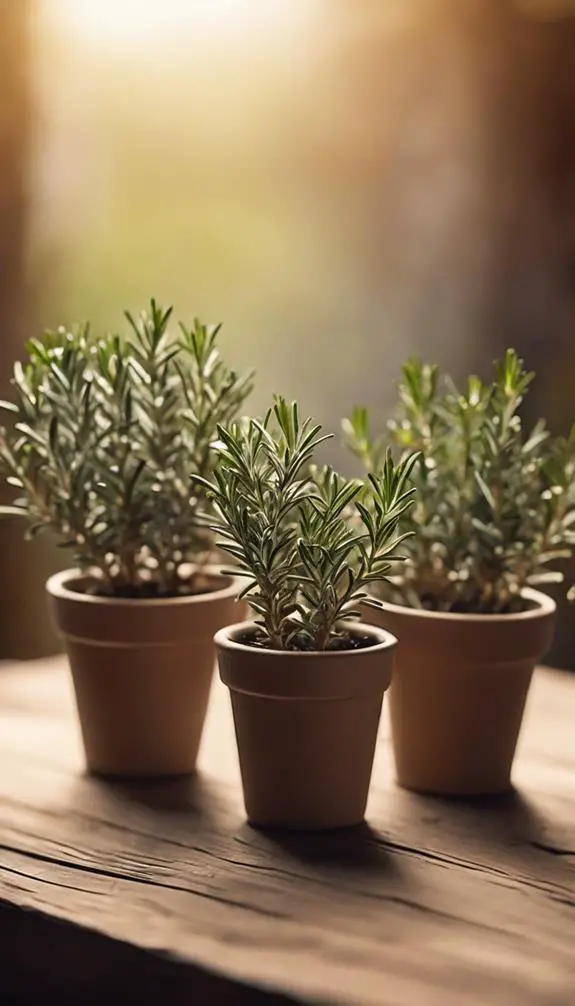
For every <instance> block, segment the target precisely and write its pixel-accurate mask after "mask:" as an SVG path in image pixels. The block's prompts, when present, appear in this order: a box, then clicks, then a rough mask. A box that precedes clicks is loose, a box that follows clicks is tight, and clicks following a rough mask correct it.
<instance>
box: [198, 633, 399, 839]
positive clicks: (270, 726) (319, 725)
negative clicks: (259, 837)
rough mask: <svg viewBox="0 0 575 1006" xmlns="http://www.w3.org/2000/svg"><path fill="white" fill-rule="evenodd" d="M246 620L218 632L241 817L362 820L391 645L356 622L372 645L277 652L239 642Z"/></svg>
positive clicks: (294, 825) (332, 823) (274, 823)
mask: <svg viewBox="0 0 575 1006" xmlns="http://www.w3.org/2000/svg"><path fill="white" fill-rule="evenodd" d="M250 628H251V629H253V628H254V626H253V625H251V624H250V623H242V624H240V625H234V626H231V627H229V628H227V629H223V630H222V631H221V632H219V633H218V634H217V635H216V640H215V641H216V649H217V653H218V661H219V667H220V675H221V678H222V681H223V682H224V684H226V685H227V686H228V688H229V689H230V694H231V701H232V709H233V714H234V724H235V730H236V739H237V744H238V752H239V760H240V769H241V775H242V784H243V790H244V800H245V806H246V812H247V816H248V820H249V821H250V823H251V824H254V825H259V826H261V827H275V828H291V829H306V830H307V829H322V828H341V827H348V826H351V825H355V824H359V823H360V822H361V821H363V818H364V814H365V808H366V804H367V796H368V790H369V783H370V779H371V771H372V766H373V758H374V754H375V744H376V740H377V729H378V724H379V719H380V715H381V706H382V701H383V694H384V691H385V690H386V688H387V687H388V685H389V682H390V679H391V669H392V660H393V652H394V649H395V645H396V640H395V639H394V637H393V636H392V635H391V634H390V633H386V632H382V631H381V630H378V629H376V628H374V627H368V626H360V627H359V629H358V628H355V629H354V630H353V631H354V632H355V633H356V634H357V633H358V632H359V634H360V635H369V636H370V637H371V639H372V641H373V645H370V646H367V647H364V648H361V649H359V648H358V649H354V650H340V651H331V652H316V653H303V652H280V651H277V650H266V649H262V648H258V647H254V646H249V645H246V644H244V643H242V642H241V638H242V637H243V636H245V634H246V632H249V630H250Z"/></svg>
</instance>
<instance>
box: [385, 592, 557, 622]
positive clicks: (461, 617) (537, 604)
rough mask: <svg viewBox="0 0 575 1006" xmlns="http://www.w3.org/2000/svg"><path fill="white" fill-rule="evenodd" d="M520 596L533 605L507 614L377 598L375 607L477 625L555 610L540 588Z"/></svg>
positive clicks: (539, 615)
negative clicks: (434, 608)
mask: <svg viewBox="0 0 575 1006" xmlns="http://www.w3.org/2000/svg"><path fill="white" fill-rule="evenodd" d="M521 597H523V598H525V600H526V601H532V602H533V605H534V607H532V608H527V610H526V611H513V612H509V613H508V614H494V615H480V614H473V613H470V614H466V613H465V612H460V611H429V610H428V609H427V608H412V607H410V606H409V605H407V604H392V603H391V602H390V601H379V599H378V604H377V608H379V609H380V610H381V611H388V612H390V613H391V614H393V615H398V616H400V617H401V618H414V619H420V618H424V619H429V620H431V621H436V622H439V621H445V622H457V623H459V624H460V625H461V624H462V623H463V622H471V623H472V624H475V625H478V624H480V623H481V622H485V621H486V620H488V621H489V624H490V625H508V624H509V623H510V622H526V621H533V620H534V619H538V618H542V617H543V616H549V615H553V614H554V613H555V611H556V610H557V605H556V603H555V601H554V600H553V598H552V597H549V595H548V594H544V593H543V592H542V591H540V590H534V589H533V588H532V587H525V588H524V589H523V590H522V591H521ZM373 610H374V611H375V610H376V608H374V609H373Z"/></svg>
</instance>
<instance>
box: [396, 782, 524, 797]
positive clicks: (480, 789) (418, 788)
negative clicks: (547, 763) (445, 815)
mask: <svg viewBox="0 0 575 1006" xmlns="http://www.w3.org/2000/svg"><path fill="white" fill-rule="evenodd" d="M395 782H396V784H397V785H398V786H399V787H400V789H405V790H406V791H407V792H409V793H416V794H417V796H429V797H438V798H440V799H441V798H442V797H445V798H446V799H451V800H458V801H461V802H462V803H464V802H465V801H466V800H468V801H473V800H481V799H485V798H487V797H491V796H495V797H497V796H508V795H509V794H510V793H514V792H515V787H514V785H513V783H512V782H511V780H509V781H508V782H507V783H505V784H501V785H499V784H498V785H494V786H490V785H489V784H485V783H483V784H479V785H478V786H477V788H474V787H473V786H472V785H470V784H469V783H465V784H463V785H461V786H453V787H452V786H449V785H445V784H442V785H440V786H427V787H426V786H422V785H421V784H419V783H417V782H413V783H411V782H409V780H403V779H399V777H396V780H395Z"/></svg>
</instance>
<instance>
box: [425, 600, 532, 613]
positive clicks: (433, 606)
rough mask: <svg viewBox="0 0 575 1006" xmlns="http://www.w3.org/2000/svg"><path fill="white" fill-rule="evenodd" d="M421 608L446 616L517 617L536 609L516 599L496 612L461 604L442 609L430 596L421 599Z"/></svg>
mask: <svg viewBox="0 0 575 1006" xmlns="http://www.w3.org/2000/svg"><path fill="white" fill-rule="evenodd" d="M421 606H422V608H423V609H424V611H438V612H441V613H443V614H446V615H517V614H518V613H519V612H521V611H529V610H531V609H532V608H535V607H537V606H536V605H535V604H534V603H533V602H532V601H524V600H523V599H522V598H518V599H517V600H516V601H515V602H514V603H513V604H508V605H507V607H505V608H498V609H497V611H493V609H491V608H481V607H474V606H473V605H465V604H462V603H461V602H456V603H455V604H452V605H451V607H450V608H442V607H441V606H440V605H438V604H437V600H436V599H435V598H434V597H432V596H431V595H429V596H427V597H422V598H421ZM406 607H409V605H406ZM412 610H415V609H412Z"/></svg>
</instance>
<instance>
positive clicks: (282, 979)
mask: <svg viewBox="0 0 575 1006" xmlns="http://www.w3.org/2000/svg"><path fill="white" fill-rule="evenodd" d="M574 722H575V682H574V681H573V679H572V678H570V677H569V676H568V675H563V674H561V673H559V672H550V671H540V672H538V674H537V675H536V678H535V681H534V685H533V689H532V694H531V697H530V703H529V708H528V711H527V716H526V723H525V726H524V731H523V735H522V739H521V741H520V752H519V757H518V761H517V770H516V776H515V781H516V786H517V791H516V793H515V794H514V795H513V796H511V797H509V798H505V799H498V800H493V801H481V802H477V801H475V802H472V803H469V802H461V801H445V800H437V799H432V798H422V797H416V796H414V795H412V794H408V793H406V792H403V791H401V790H399V789H397V788H395V787H394V785H393V780H392V772H391V770H392V766H391V755H390V751H389V745H388V740H387V723H386V722H384V723H383V725H382V738H381V743H380V745H379V747H378V752H377V758H376V765H375V770H374V782H373V791H372V797H371V799H370V804H369V807H368V819H369V825H366V826H365V827H363V828H360V829H354V830H350V831H348V832H341V833H336V834H332V835H315V836H291V837H290V836H282V835H278V834H270V833H266V834H263V833H259V832H257V831H255V830H254V829H251V828H250V827H248V826H247V825H246V824H245V821H244V817H243V807H242V802H241V792H240V788H239V776H238V767H237V759H236V752H235V742H234V736H233V726H232V723H231V716H230V713H229V708H228V697H227V695H226V693H225V691H224V689H223V688H222V687H221V686H220V685H219V683H218V684H217V685H216V686H215V687H214V691H213V695H212V702H211V706H210V713H209V719H208V724H207V728H206V736H205V741H204V745H203V749H202V756H201V771H200V773H199V774H198V776H197V778H195V779H193V780H175V781H171V782H168V783H164V784H157V783H155V784H139V785H120V784H110V783H104V782H102V781H98V780H95V779H91V778H88V777H86V776H84V775H83V774H82V759H81V747H80V742H79V737H78V732H77V725H76V720H75V715H74V710H73V703H72V696H71V692H70V685H69V681H68V675H67V672H66V670H65V667H64V666H63V663H61V662H60V661H45V662H43V663H37V664H27V665H22V666H21V667H18V666H14V665H8V666H5V667H4V669H2V670H0V906H2V907H1V908H0V955H1V954H4V957H5V961H2V957H0V962H2V966H1V967H0V991H1V990H2V981H4V985H5V987H6V988H7V990H8V991H9V992H11V994H13V995H14V994H16V992H17V991H18V989H22V987H23V986H22V981H23V977H22V976H23V975H25V976H26V982H28V983H29V984H30V985H31V989H32V988H33V987H38V984H39V983H44V987H52V988H54V990H55V992H56V991H57V993H58V994H59V995H60V996H65V995H66V994H68V995H71V992H70V987H71V985H70V974H71V972H70V967H71V965H70V961H72V960H73V961H74V970H73V974H74V982H75V983H76V987H77V988H81V990H82V994H81V995H80V996H79V997H78V998H76V999H74V998H71V999H69V1000H68V999H66V998H62V999H61V1001H62V1002H67V1001H70V1002H76V1001H82V1002H83V1003H84V1002H92V1001H93V1002H94V1003H96V1002H102V1001H103V997H105V996H109V995H110V994H111V993H112V991H115V993H116V994H118V996H119V995H120V991H121V990H120V989H119V986H118V985H117V983H115V981H114V978H113V975H114V973H116V972H117V971H118V967H112V963H113V962H114V961H116V963H117V962H118V961H122V960H124V965H123V966H122V967H123V971H122V973H123V975H124V979H125V981H127V980H128V979H127V976H130V977H129V981H130V989H132V991H133V989H134V988H135V987H136V986H137V987H138V988H140V989H141V992H142V995H144V999H143V1000H142V1001H150V1002H152V1001H155V1000H154V998H153V996H154V994H156V993H157V991H158V989H164V988H168V987H169V988H170V989H171V990H172V996H173V998H172V999H170V1002H174V1003H179V1002H180V1001H182V1002H184V1001H185V1002H198V1003H204V1002H205V1003H212V1002H213V1003H219V1002H222V1003H226V1004H227V1003H228V1002H229V1003H235V1002H238V1003H243V1002H244V1001H249V1002H252V1001H253V1002H254V1003H256V1002H259V1001H260V999H261V1001H262V1002H264V1001H265V1002H268V1001H269V1002H282V1001H289V997H291V999H292V1001H293V1000H294V999H295V1000H299V1001H303V1002H306V1003H322V1002H323V1003H345V1004H349V1006H372V1004H373V1006H375V1004H390V1006H391V1004H393V1006H404V1004H405V1006H415V1004H417V1006H419V1004H423V1006H428V1004H429V1006H435V1004H437V1006H439V1004H441V1006H451V1004H453V1006H456V1004H457V1006H460V1004H462V1003H465V1004H467V1003H470V1004H477V1006H479V1004H481V1006H484V1004H487V1003H489V1004H490V1006H499V1004H501V1006H513V1004H515V1003H517V1006H519V1004H521V1006H536V1004H537V1006H561V1004H565V1006H567V1004H568V1003H569V1004H570V1003H571V1002H572V1001H573V998H572V990H573V988H575V961H574V954H573V943H574V940H573V936H574V932H575V927H574V920H575V913H574V907H575V871H574V866H575V741H574V728H573V723H574ZM15 920H17V921H15ZM63 923H65V924H66V925H62V924H63ZM15 934H19V935H15ZM24 940H32V941H33V943H34V945H35V946H37V947H42V948H44V957H45V958H46V959H45V960H44V962H43V963H42V960H41V959H40V958H41V957H42V955H41V954H40V955H38V954H34V955H32V956H33V958H34V961H35V967H36V971H34V970H33V969H32V968H31V966H30V965H29V964H27V963H26V959H23V956H22V953H21V952H20V954H18V947H22V946H23V941H24ZM53 945H54V946H55V947H56V948H57V949H56V950H54V955H52V953H46V947H52V946H53ZM8 947H11V951H10V953H8V950H7V949H6V948H8ZM66 962H68V963H67V964H66ZM98 962H99V963H98ZM166 969H167V970H166ZM168 972H169V976H168ZM90 973H92V974H93V975H96V974H97V976H98V982H97V983H96V984H94V985H93V986H92V985H90V982H87V980H86V977H85V976H86V974H90ZM58 975H60V979H58ZM82 976H84V977H82ZM66 978H67V979H68V980H67V981H66ZM94 980H95V979H94ZM59 981H60V984H58V982H59ZM106 982H107V984H106ZM154 982H156V985H154ZM18 983H20V984H18ZM46 983H51V984H49V985H48V986H47V985H46ZM138 983H139V984H138ZM166 983H167V984H166ZM56 986H58V987H57V988H56ZM247 988H249V992H247V991H246V989H247ZM154 989H156V993H154ZM90 990H92V991H90ZM256 990H259V991H256ZM124 992H125V988H124V991H123V992H122V995H123V994H124ZM31 994H32V992H30V995H31ZM146 994H147V995H149V996H150V998H149V1000H148V999H146V998H145V995H146ZM248 994H249V995H250V996H251V995H253V996H256V995H257V996H258V998H253V999H249V1000H246V999H245V998H244V997H245V996H246V995H248ZM90 995H92V996H93V998H90ZM180 995H181V996H182V997H183V998H181V999H180V998H178V996H180ZM234 997H235V998H234ZM278 997H279V998H278ZM286 997H288V998H287V999H286ZM106 1001H108V1000H106ZM109 1001H116V1000H115V999H110V1000H109ZM117 1001H118V1002H120V1001H124V999H123V998H121V997H120V998H118V999H117Z"/></svg>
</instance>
